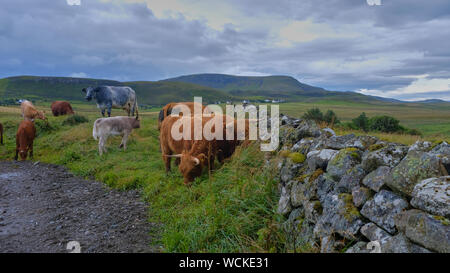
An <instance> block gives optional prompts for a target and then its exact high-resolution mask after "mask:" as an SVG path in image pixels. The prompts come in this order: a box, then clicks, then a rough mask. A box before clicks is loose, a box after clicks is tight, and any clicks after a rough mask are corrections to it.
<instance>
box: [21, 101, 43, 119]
mask: <svg viewBox="0 0 450 273" xmlns="http://www.w3.org/2000/svg"><path fill="white" fill-rule="evenodd" d="M20 109H21V110H22V117H23V118H24V119H25V120H31V121H34V119H36V118H39V119H42V120H46V119H47V118H46V117H45V111H39V110H37V109H36V108H35V107H34V105H33V104H32V103H31V102H30V101H28V100H24V101H22V103H21V104H20Z"/></svg>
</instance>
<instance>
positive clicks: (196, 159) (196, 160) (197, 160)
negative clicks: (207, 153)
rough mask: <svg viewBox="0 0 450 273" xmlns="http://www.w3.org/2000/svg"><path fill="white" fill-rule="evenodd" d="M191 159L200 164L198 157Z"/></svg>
mask: <svg viewBox="0 0 450 273" xmlns="http://www.w3.org/2000/svg"><path fill="white" fill-rule="evenodd" d="M192 159H193V160H194V162H195V165H198V164H200V159H198V158H196V157H192Z"/></svg>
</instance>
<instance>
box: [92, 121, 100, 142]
mask: <svg viewBox="0 0 450 273" xmlns="http://www.w3.org/2000/svg"><path fill="white" fill-rule="evenodd" d="M97 124H98V120H96V121H95V122H94V128H92V136H93V137H94V139H95V140H97V139H98V136H99V135H98V131H97Z"/></svg>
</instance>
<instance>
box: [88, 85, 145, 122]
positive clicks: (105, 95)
mask: <svg viewBox="0 0 450 273" xmlns="http://www.w3.org/2000/svg"><path fill="white" fill-rule="evenodd" d="M82 91H83V92H84V93H86V97H85V99H86V100H87V101H91V100H92V99H95V100H96V102H97V107H98V108H99V109H100V110H101V111H102V116H105V110H107V111H108V117H110V116H111V108H118V109H123V110H125V111H127V113H128V116H134V112H135V111H136V116H138V104H137V99H136V92H134V90H133V89H131V88H130V87H128V86H99V87H88V88H83V90H82Z"/></svg>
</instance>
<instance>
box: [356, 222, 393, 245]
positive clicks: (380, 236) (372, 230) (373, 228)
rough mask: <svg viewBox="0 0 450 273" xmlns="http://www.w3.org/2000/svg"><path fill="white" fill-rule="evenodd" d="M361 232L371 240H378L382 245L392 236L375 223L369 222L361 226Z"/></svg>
mask: <svg viewBox="0 0 450 273" xmlns="http://www.w3.org/2000/svg"><path fill="white" fill-rule="evenodd" d="M361 234H362V235H364V236H365V237H366V238H367V239H369V240H370V241H378V242H379V243H380V245H383V244H385V243H386V242H387V241H388V240H389V239H391V238H392V236H391V235H390V234H389V233H387V232H386V231H384V230H383V229H381V228H379V227H378V226H377V225H375V224H374V223H367V224H365V225H364V226H362V227H361Z"/></svg>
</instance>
